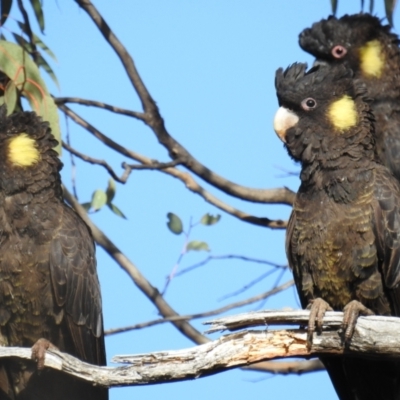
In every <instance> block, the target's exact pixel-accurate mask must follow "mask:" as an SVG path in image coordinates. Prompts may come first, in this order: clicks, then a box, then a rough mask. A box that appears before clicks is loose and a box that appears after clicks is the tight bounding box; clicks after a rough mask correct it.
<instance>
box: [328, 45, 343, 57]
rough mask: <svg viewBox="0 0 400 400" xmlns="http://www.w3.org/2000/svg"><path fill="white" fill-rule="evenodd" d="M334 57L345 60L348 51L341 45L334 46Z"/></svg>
mask: <svg viewBox="0 0 400 400" xmlns="http://www.w3.org/2000/svg"><path fill="white" fill-rule="evenodd" d="M331 53H332V55H333V57H335V58H338V59H339V58H343V57H344V56H345V55H346V54H347V49H346V48H345V47H343V46H341V45H340V44H338V45H336V46H334V47H333V48H332V50H331Z"/></svg>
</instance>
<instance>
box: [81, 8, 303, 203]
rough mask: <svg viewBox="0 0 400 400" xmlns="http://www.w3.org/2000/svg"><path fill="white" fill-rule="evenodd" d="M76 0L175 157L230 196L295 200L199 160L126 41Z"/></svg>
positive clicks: (288, 192) (289, 194) (283, 191)
mask: <svg viewBox="0 0 400 400" xmlns="http://www.w3.org/2000/svg"><path fill="white" fill-rule="evenodd" d="M75 1H76V2H77V3H78V4H79V6H80V7H81V8H82V9H84V10H85V11H86V12H87V13H88V15H89V16H90V18H91V19H92V21H93V22H94V23H95V24H96V26H97V28H98V29H99V30H100V32H101V33H102V35H103V36H104V38H105V40H106V41H107V42H108V43H109V44H110V46H111V47H112V49H113V50H114V51H115V53H116V54H117V56H118V57H119V59H120V60H121V63H122V65H123V67H124V69H125V71H126V73H127V75H128V78H129V79H130V81H131V83H132V85H133V87H134V89H135V91H136V93H137V94H138V96H139V98H140V101H141V103H142V107H143V110H144V111H145V114H144V115H145V116H144V122H145V123H146V124H147V125H148V126H149V127H150V128H151V129H152V130H153V132H154V134H155V135H156V137H157V139H158V141H159V142H160V144H162V145H163V146H164V147H165V148H166V149H167V150H168V152H169V154H170V156H171V158H172V159H176V158H179V159H180V160H181V161H182V164H184V165H185V167H186V168H188V169H189V170H190V171H192V172H193V173H194V174H196V175H197V176H199V177H201V178H202V179H203V180H205V181H206V182H208V183H209V184H211V185H213V186H215V187H217V188H218V189H220V190H222V191H223V192H225V193H227V194H229V195H231V196H235V197H238V198H240V199H242V200H247V201H252V202H257V203H273V204H287V205H290V206H291V205H292V204H293V201H294V197H295V193H294V192H292V191H291V190H289V189H288V188H281V189H253V188H248V187H244V186H241V185H237V184H236V183H234V182H231V181H229V180H227V179H225V178H223V177H222V176H220V175H218V174H216V173H215V172H213V171H212V170H210V169H209V168H207V167H206V166H204V165H203V164H201V163H200V162H199V161H197V160H196V159H195V158H194V157H193V155H191V154H190V153H189V152H188V151H187V150H186V149H185V148H184V147H183V146H182V145H181V144H180V143H179V142H178V141H176V140H175V139H174V138H173V137H172V136H171V135H170V134H169V133H168V131H167V130H166V128H165V125H164V120H163V118H162V117H161V115H160V112H159V109H158V107H157V104H156V103H155V101H154V100H153V98H152V97H151V95H150V93H149V92H148V90H147V88H146V86H145V85H144V83H143V81H142V79H141V77H140V75H139V73H138V71H137V69H136V66H135V63H134V61H133V59H132V57H131V56H130V54H129V53H128V51H127V50H126V48H125V47H124V45H123V44H122V43H121V42H120V41H119V40H118V38H117V37H116V36H115V34H114V32H113V31H112V30H111V28H110V27H109V25H108V24H107V22H106V21H105V20H104V18H103V17H102V16H101V15H100V13H99V12H98V10H97V9H96V7H95V6H94V5H93V4H92V3H91V2H90V0H75Z"/></svg>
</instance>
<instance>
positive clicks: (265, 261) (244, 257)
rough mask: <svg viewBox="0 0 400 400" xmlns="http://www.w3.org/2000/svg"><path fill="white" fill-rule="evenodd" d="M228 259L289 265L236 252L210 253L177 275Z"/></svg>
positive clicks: (276, 265) (280, 266)
mask: <svg viewBox="0 0 400 400" xmlns="http://www.w3.org/2000/svg"><path fill="white" fill-rule="evenodd" d="M228 259H235V260H242V261H248V262H253V263H257V264H266V265H269V266H271V267H274V268H279V269H286V268H288V266H287V265H279V264H276V263H273V262H270V261H267V260H261V259H259V258H253V257H246V256H241V255H236V254H228V255H223V256H214V255H210V256H208V257H206V258H205V259H204V260H202V261H200V262H198V263H196V264H193V265H191V266H189V267H185V268H182V269H181V270H180V271H178V272H177V273H176V274H175V276H179V275H183V274H186V273H188V272H190V271H193V270H194V269H196V268H199V267H202V266H203V265H206V264H207V263H209V262H210V261H212V260H228Z"/></svg>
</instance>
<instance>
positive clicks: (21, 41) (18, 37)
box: [13, 33, 33, 53]
mask: <svg viewBox="0 0 400 400" xmlns="http://www.w3.org/2000/svg"><path fill="white" fill-rule="evenodd" d="M13 36H14V39H15V41H16V42H17V43H18V44H19V45H20V46H21V47H22V48H23V49H24V50H26V51H27V52H28V53H32V52H33V49H32V45H31V44H30V43H29V42H28V41H27V40H26V39H24V38H23V37H22V36H21V35H18V33H13Z"/></svg>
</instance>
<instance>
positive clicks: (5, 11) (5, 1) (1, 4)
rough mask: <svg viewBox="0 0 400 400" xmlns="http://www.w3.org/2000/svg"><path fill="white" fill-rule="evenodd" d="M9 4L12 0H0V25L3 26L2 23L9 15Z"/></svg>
mask: <svg viewBox="0 0 400 400" xmlns="http://www.w3.org/2000/svg"><path fill="white" fill-rule="evenodd" d="M11 6H12V0H1V1H0V9H1V19H0V25H1V26H4V23H5V22H6V20H7V18H8V17H9V15H10V10H11Z"/></svg>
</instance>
